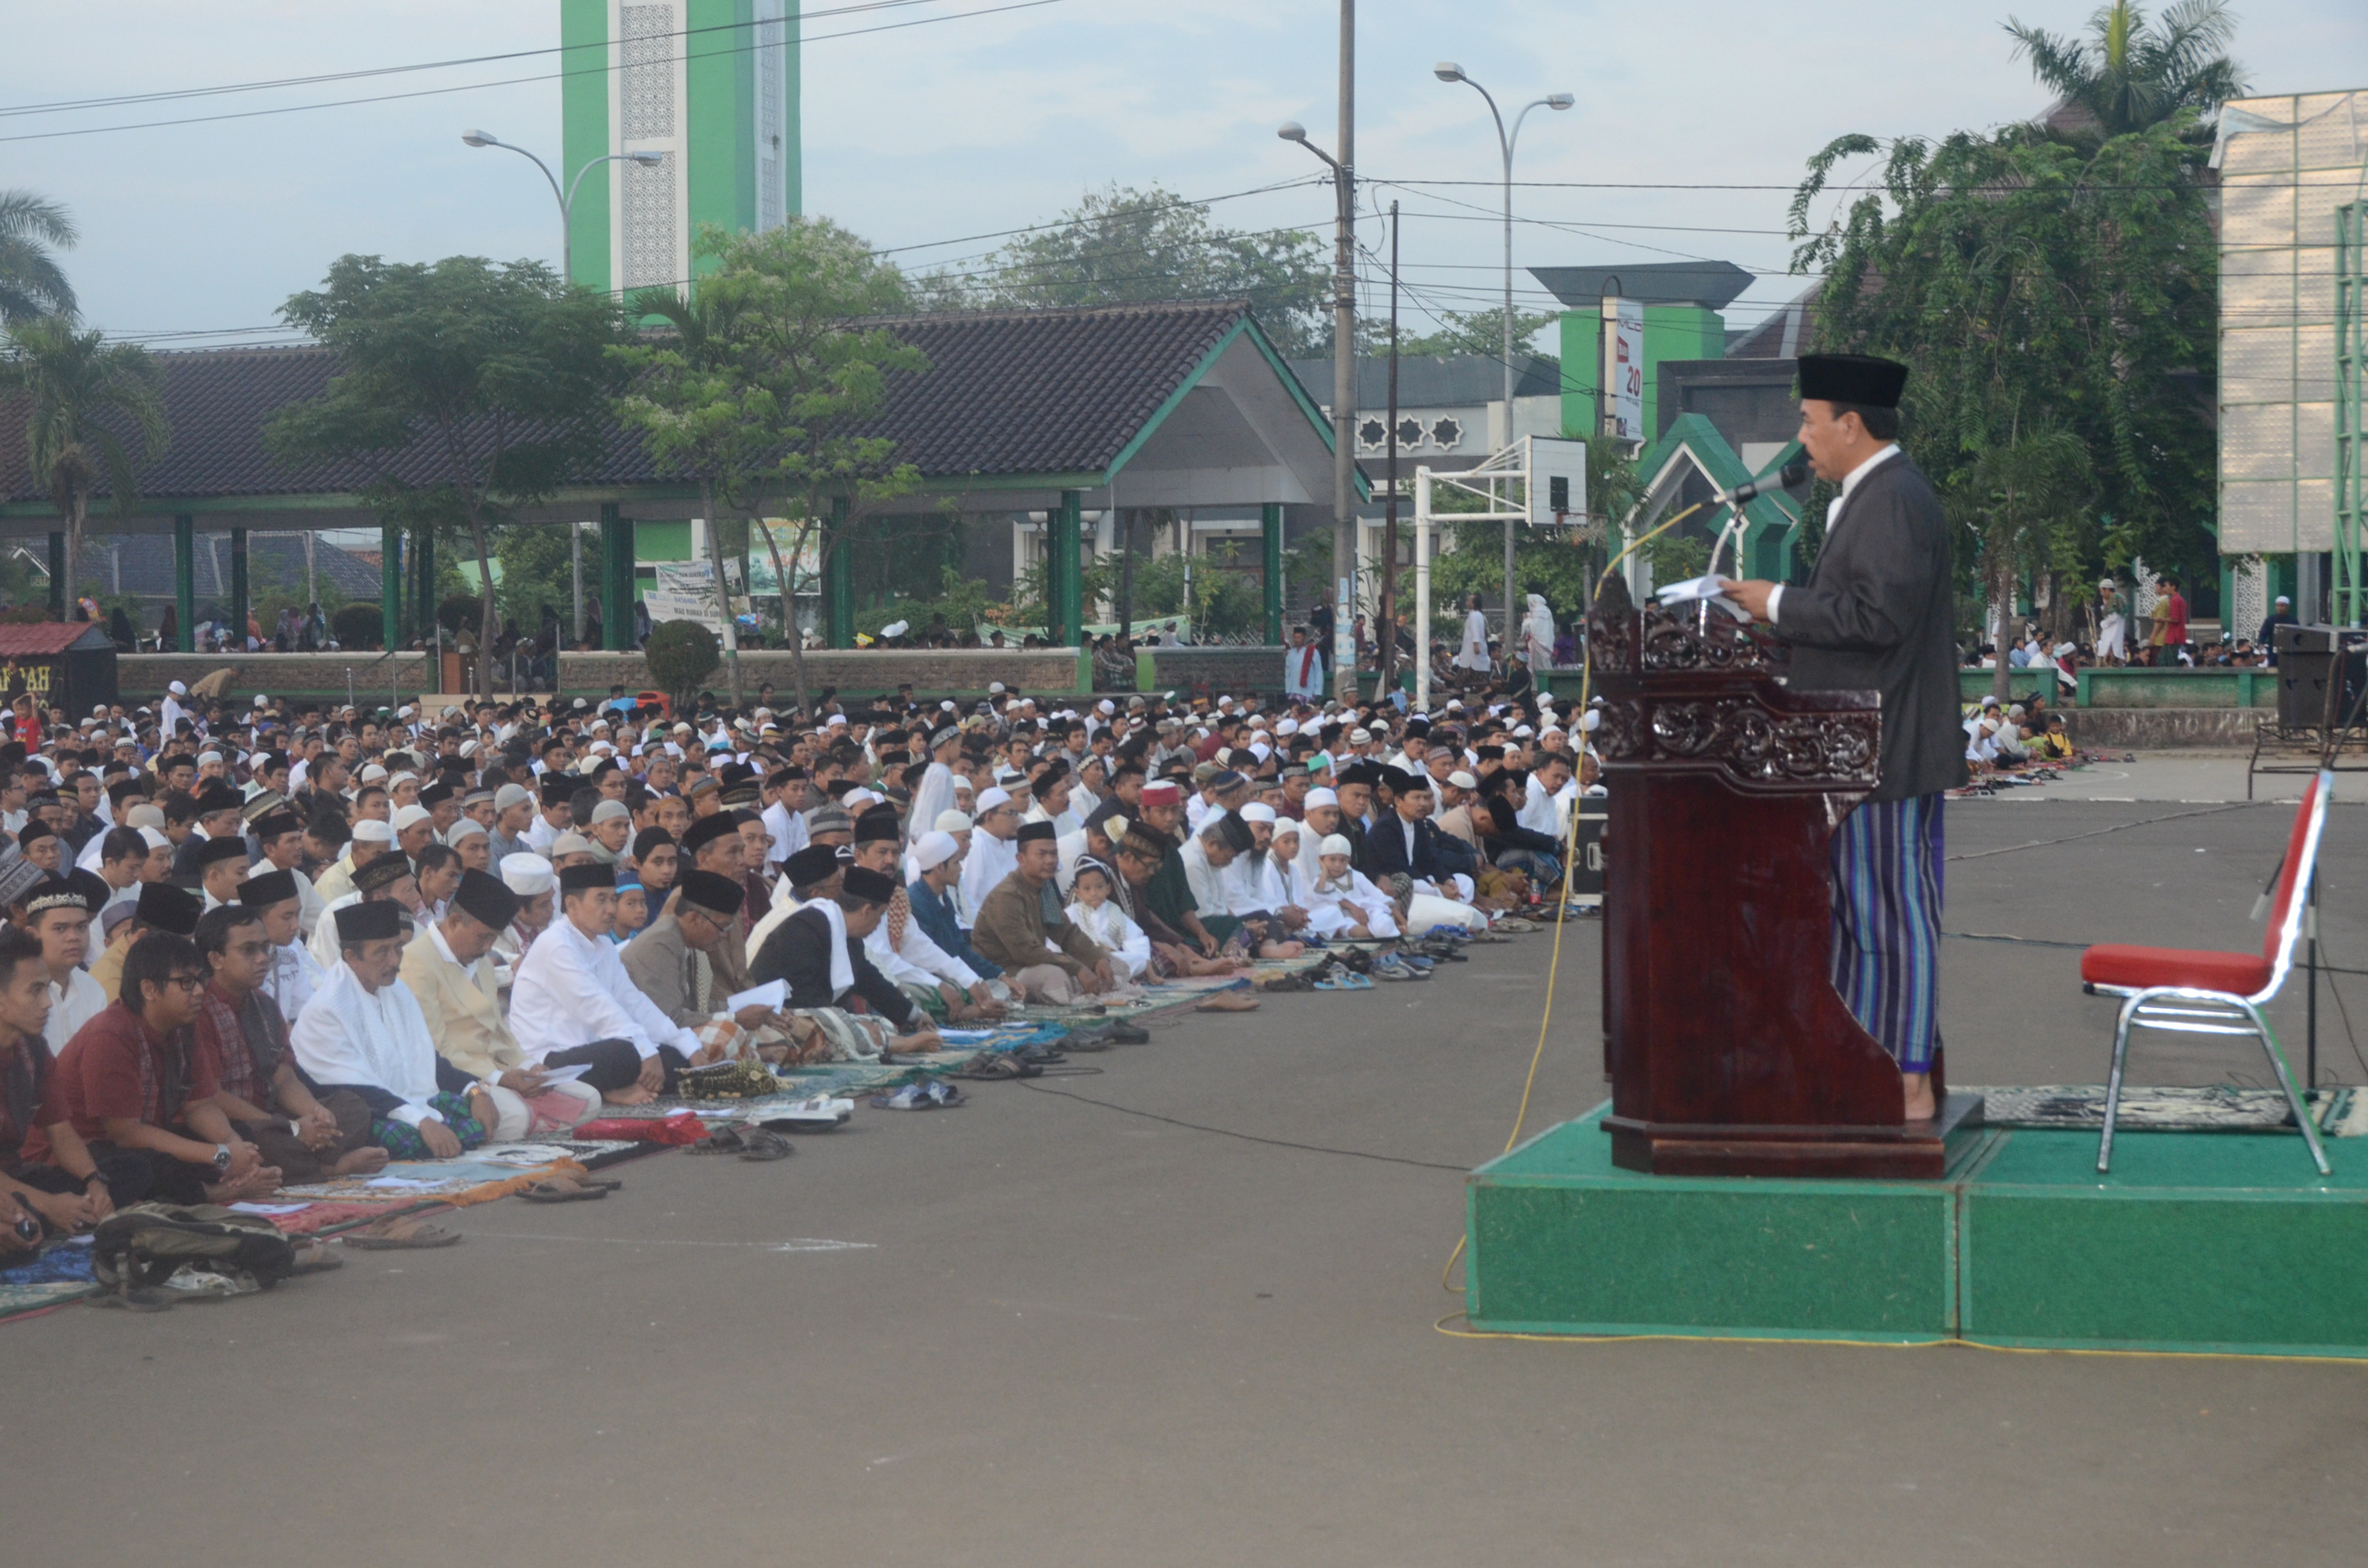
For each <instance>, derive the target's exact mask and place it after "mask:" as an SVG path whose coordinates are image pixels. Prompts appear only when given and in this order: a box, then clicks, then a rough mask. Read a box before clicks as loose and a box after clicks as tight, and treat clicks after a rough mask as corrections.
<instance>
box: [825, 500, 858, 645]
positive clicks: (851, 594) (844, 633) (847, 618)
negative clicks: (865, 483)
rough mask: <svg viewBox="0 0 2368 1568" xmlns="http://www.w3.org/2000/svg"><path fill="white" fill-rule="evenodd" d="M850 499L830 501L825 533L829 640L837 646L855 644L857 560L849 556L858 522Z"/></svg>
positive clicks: (852, 548) (853, 545) (826, 601)
mask: <svg viewBox="0 0 2368 1568" xmlns="http://www.w3.org/2000/svg"><path fill="white" fill-rule="evenodd" d="M847 511H848V506H847V498H846V497H845V496H843V495H842V496H840V497H838V498H837V499H836V500H834V501H833V502H831V504H830V530H829V532H827V533H825V535H824V536H823V557H822V592H823V603H824V605H825V607H826V608H825V619H827V620H828V621H829V623H830V624H829V627H828V641H829V642H830V645H831V646H832V647H834V648H852V647H854V646H855V563H854V562H853V561H852V560H850V559H849V557H850V555H851V553H852V551H853V550H854V548H855V540H854V538H853V537H852V536H853V534H854V532H855V525H854V523H853V521H852V520H851V519H850V518H849V517H848V515H847Z"/></svg>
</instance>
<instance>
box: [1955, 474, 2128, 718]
mask: <svg viewBox="0 0 2368 1568" xmlns="http://www.w3.org/2000/svg"><path fill="white" fill-rule="evenodd" d="M2092 483H2093V477H2092V474H2091V471H2090V468H2089V453H2088V451H2087V449H2085V448H2083V447H2082V446H2081V444H2080V441H2079V438H2078V437H2075V436H2074V435H2072V434H2071V432H2069V431H2066V430H2044V429H2043V430H2028V431H2021V430H2019V431H2015V432H2013V433H2011V434H2010V435H2009V438H2008V439H2007V440H2006V441H2004V442H2002V443H2000V444H1999V445H1998V446H1994V447H1991V448H1989V449H1987V450H1986V451H1984V452H1983V453H1982V454H1981V455H1980V456H1979V457H1978V458H1976V459H1975V460H1974V462H1973V465H1972V466H1971V467H1970V468H1968V469H1967V470H1966V471H1965V473H1964V478H1963V480H1962V482H1961V483H1958V484H1956V485H1954V486H1952V489H1951V492H1950V494H1949V496H1948V499H1947V503H1946V504H1947V506H1948V509H1949V511H1950V513H1951V515H1952V518H1953V519H1954V520H1955V521H1956V522H1958V523H1959V524H1961V525H1963V526H1964V527H1965V528H1968V529H1970V530H1971V531H1972V533H1973V536H1974V540H1975V546H1976V551H1977V554H1976V561H1977V563H1978V567H1979V571H1980V574H1981V583H1982V587H1983V594H1984V604H1985V605H1986V607H1987V610H1988V617H1987V619H1989V620H1990V621H1991V622H1992V623H1993V624H1995V625H1996V626H1997V627H1998V678H1997V682H1996V686H1995V689H1996V690H1997V692H1998V700H1999V701H2000V702H2004V701H2005V700H2006V699H2007V683H2008V676H2009V665H2008V663H2007V642H2008V640H2009V637H2010V636H2011V623H2012V621H2013V618H2014V598H2015V585H2016V583H2017V582H2018V581H2019V580H2020V579H2021V575H2022V574H2024V573H2025V572H2031V571H2049V570H2055V569H2058V568H2060V569H2063V570H2065V571H2067V572H2068V571H2074V570H2078V566H2079V560H2078V554H2077V551H2078V537H2079V535H2078V529H2079V524H2080V521H2081V517H2082V514H2083V512H2084V511H2085V510H2086V508H2087V506H2088V503H2089V495H2090V494H2091V492H2090V486H2091V484H2092Z"/></svg>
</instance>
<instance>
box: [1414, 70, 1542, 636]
mask: <svg viewBox="0 0 2368 1568" xmlns="http://www.w3.org/2000/svg"><path fill="white" fill-rule="evenodd" d="M1430 74H1432V75H1434V76H1436V77H1438V78H1439V79H1440V81H1442V82H1451V83H1452V82H1461V83H1463V85H1465V86H1467V87H1469V88H1471V89H1472V90H1473V91H1474V92H1475V93H1477V94H1479V95H1480V96H1481V97H1483V98H1485V99H1486V100H1487V104H1488V114H1489V117H1490V118H1491V119H1495V120H1496V122H1497V150H1498V151H1499V152H1500V153H1503V154H1504V157H1505V444H1506V445H1507V446H1508V447H1509V446H1511V445H1512V444H1513V144H1514V143H1515V142H1519V141H1520V139H1521V121H1523V120H1524V119H1528V118H1529V117H1530V110H1531V109H1533V108H1551V109H1566V108H1570V107H1571V105H1573V104H1575V103H1577V101H1578V100H1577V98H1575V97H1571V95H1570V94H1568V93H1549V94H1548V95H1547V96H1546V97H1543V98H1539V99H1536V100H1534V101H1533V102H1531V103H1527V104H1524V105H1522V106H1521V112H1520V113H1519V114H1517V115H1515V116H1514V117H1513V128H1512V130H1511V131H1507V130H1506V129H1505V117H1504V115H1503V114H1502V113H1500V112H1498V110H1497V100H1496V98H1495V97H1492V96H1491V95H1490V94H1489V91H1488V89H1487V88H1486V87H1484V86H1482V85H1480V84H1479V83H1477V82H1475V81H1474V80H1473V79H1472V78H1471V77H1469V76H1467V75H1465V74H1463V66H1461V65H1458V64H1457V63H1455V62H1453V61H1452V60H1442V61H1440V62H1439V63H1438V64H1436V65H1434V66H1432V67H1431V68H1430ZM1513 624H1514V623H1513V525H1512V523H1511V522H1510V521H1509V520H1508V521H1507V522H1506V524H1505V659H1506V662H1507V663H1508V664H1510V663H1511V662H1512V657H1513Z"/></svg>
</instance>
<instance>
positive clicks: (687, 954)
mask: <svg viewBox="0 0 2368 1568" xmlns="http://www.w3.org/2000/svg"><path fill="white" fill-rule="evenodd" d="M746 897H747V895H746V893H745V892H743V891H742V889H741V886H740V884H739V883H738V882H737V881H734V880H733V879H732V878H730V877H727V876H723V875H722V874H720V873H718V872H714V871H702V870H698V869H691V870H687V871H685V872H683V873H682V875H681V877H680V878H679V879H677V881H676V884H675V896H674V899H673V901H672V902H671V903H669V904H668V905H667V906H666V913H665V914H664V915H659V916H658V917H657V918H656V919H655V920H653V921H651V922H650V925H649V928H648V929H647V930H645V931H643V933H642V934H641V935H640V936H638V937H634V938H633V939H632V941H630V942H628V943H626V944H625V949H624V951H623V952H621V953H620V954H618V955H617V956H618V959H619V960H620V962H622V963H623V964H624V966H625V972H626V973H627V974H629V975H631V976H632V981H633V983H634V985H636V986H638V987H639V988H640V990H641V993H642V994H643V995H644V996H646V997H648V998H649V999H650V1005H651V1006H654V1007H655V1008H656V1009H657V1010H658V1011H659V1012H661V1013H664V1014H665V1015H666V1017H668V1018H670V1019H672V1020H673V1021H674V1022H676V1023H677V1024H679V1025H681V1026H682V1027H683V1028H688V1029H696V1028H702V1027H704V1026H705V1025H707V1024H708V1023H710V1022H712V1020H714V1019H716V1018H719V1017H723V1016H725V1015H726V1014H727V1013H728V1014H729V1015H730V1017H731V1018H732V1021H733V1022H734V1023H735V1024H738V1025H739V1026H740V1027H741V1028H744V1029H759V1028H764V1027H765V1026H766V1025H767V1024H769V1023H771V1022H772V1021H773V1014H774V1011H775V1010H776V1008H778V1007H779V1006H780V1003H779V1002H776V1003H775V1004H774V1005H773V1006H769V1007H768V1006H759V1005H756V1004H747V1005H744V1006H738V1007H734V1006H732V1003H733V1002H734V1001H736V1000H737V998H736V997H734V996H732V995H731V994H730V992H729V991H728V990H727V986H728V983H729V978H730V975H729V971H727V970H725V969H723V968H722V967H721V966H719V965H718V964H717V963H716V962H715V954H716V952H717V950H718V949H720V948H722V947H723V945H724V943H725V940H726V938H727V937H736V936H737V933H736V932H735V931H734V923H735V922H736V921H737V920H738V919H739V916H740V906H741V905H742V903H745V902H746Z"/></svg>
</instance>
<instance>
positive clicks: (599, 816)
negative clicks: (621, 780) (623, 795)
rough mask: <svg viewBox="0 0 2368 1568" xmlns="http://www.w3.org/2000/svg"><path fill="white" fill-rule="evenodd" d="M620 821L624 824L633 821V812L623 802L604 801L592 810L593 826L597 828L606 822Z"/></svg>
mask: <svg viewBox="0 0 2368 1568" xmlns="http://www.w3.org/2000/svg"><path fill="white" fill-rule="evenodd" d="M620 820H621V821H624V822H631V821H632V820H633V813H632V811H631V810H629V809H628V808H627V807H626V805H625V802H624V801H601V802H600V803H599V804H598V805H597V806H595V807H593V808H592V825H593V826H595V827H598V826H599V825H600V824H602V823H604V822H617V821H620Z"/></svg>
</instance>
